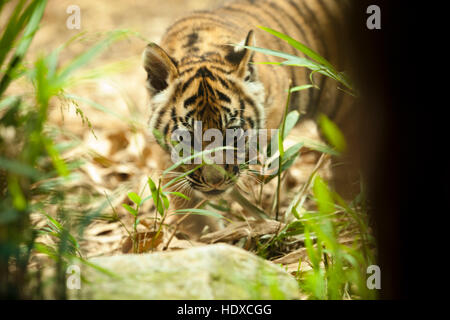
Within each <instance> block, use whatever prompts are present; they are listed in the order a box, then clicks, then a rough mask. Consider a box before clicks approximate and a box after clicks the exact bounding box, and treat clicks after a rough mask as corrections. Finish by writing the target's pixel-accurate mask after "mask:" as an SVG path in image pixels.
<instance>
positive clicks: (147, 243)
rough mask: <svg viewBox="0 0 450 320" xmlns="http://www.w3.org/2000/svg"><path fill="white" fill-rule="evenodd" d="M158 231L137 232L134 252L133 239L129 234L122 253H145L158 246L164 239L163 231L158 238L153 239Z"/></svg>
mask: <svg viewBox="0 0 450 320" xmlns="http://www.w3.org/2000/svg"><path fill="white" fill-rule="evenodd" d="M156 233H157V232H155V231H152V232H138V233H137V234H136V242H137V246H136V252H133V240H132V239H131V237H130V236H128V237H127V238H126V239H125V241H124V243H123V245H122V253H144V252H148V251H150V250H151V249H154V248H156V247H157V246H158V245H159V244H160V243H161V242H162V239H163V233H162V232H160V233H159V235H158V238H156V239H153V238H154V237H155V236H156Z"/></svg>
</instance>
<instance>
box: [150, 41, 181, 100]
mask: <svg viewBox="0 0 450 320" xmlns="http://www.w3.org/2000/svg"><path fill="white" fill-rule="evenodd" d="M144 69H145V71H147V83H148V84H147V87H148V88H149V90H150V91H151V92H152V93H153V94H154V93H158V92H160V91H162V90H164V89H165V88H167V86H168V83H170V82H171V81H173V80H174V79H175V78H176V77H177V76H178V69H177V66H176V62H175V61H174V60H173V59H172V58H170V57H169V55H168V54H167V53H166V52H165V51H164V50H163V49H161V48H160V47H159V46H158V45H157V44H155V43H150V44H148V45H147V47H146V48H145V51H144Z"/></svg>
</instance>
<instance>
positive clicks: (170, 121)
mask: <svg viewBox="0 0 450 320" xmlns="http://www.w3.org/2000/svg"><path fill="white" fill-rule="evenodd" d="M244 44H245V45H252V44H253V32H252V31H250V32H249V34H248V36H247V38H246V39H245V42H244ZM217 47H218V48H219V49H218V50H217V52H207V53H205V54H203V55H195V56H192V57H190V56H189V53H188V52H187V53H186V56H185V57H183V59H181V60H180V61H176V60H175V59H173V58H172V57H170V56H169V55H168V54H167V53H166V52H165V51H164V50H163V49H162V48H160V47H159V46H157V45H156V44H153V43H152V44H149V45H148V46H147V48H146V50H145V52H144V68H145V70H146V72H147V75H148V78H147V89H148V91H149V93H150V97H151V99H150V107H151V110H152V115H151V118H150V130H151V131H152V132H153V133H154V132H155V130H156V131H157V132H159V134H160V135H161V137H162V139H157V140H158V142H159V143H160V145H162V146H163V148H164V149H165V150H166V151H167V152H169V153H171V152H172V151H173V148H174V143H173V140H174V138H173V136H172V134H173V133H174V132H175V131H177V132H179V131H180V130H181V131H184V132H187V133H189V134H190V136H191V143H192V145H193V141H194V140H195V139H198V135H197V134H198V133H199V131H198V130H199V129H198V127H199V124H200V125H201V132H200V136H201V137H203V139H202V140H203V141H202V142H200V143H199V144H200V145H201V148H202V150H205V147H206V146H207V145H210V144H211V142H212V141H213V139H214V138H212V139H210V140H209V141H205V134H206V136H208V132H209V133H211V132H212V133H214V130H218V131H219V132H220V133H222V136H223V137H224V139H223V141H222V143H221V144H220V145H221V146H225V145H227V141H226V140H225V137H226V134H227V129H232V130H236V132H239V133H242V132H243V131H244V132H245V131H247V130H250V129H254V130H258V129H261V128H263V127H264V123H265V118H264V107H263V102H264V87H263V85H262V84H261V83H260V82H259V81H258V79H257V74H256V70H255V69H256V67H255V65H252V64H251V63H250V62H251V60H252V52H251V51H250V50H248V49H245V48H242V47H233V46H229V45H223V46H217ZM240 129H241V130H240ZM194 131H195V132H194ZM229 132H230V131H228V133H229ZM237 137H239V134H237ZM214 143H217V141H214ZM229 143H230V141H228V144H229ZM235 143H236V139H234V142H231V144H235ZM197 146H198V144H197ZM216 146H217V145H216ZM195 150H196V151H201V150H198V149H197V148H196V149H195ZM225 158H226V157H225V155H224V156H223V159H225ZM228 160H229V159H228ZM236 160H237V159H236V158H234V161H233V162H232V163H230V161H225V160H224V161H223V162H226V163H219V164H217V163H216V164H213V165H210V164H206V165H204V166H202V167H201V168H200V169H198V170H196V171H194V172H192V173H191V174H189V175H188V176H186V181H187V182H186V183H185V185H188V186H189V187H190V188H192V189H195V190H198V191H201V192H203V193H204V194H207V195H216V194H220V193H222V192H223V191H225V190H226V189H227V188H229V187H230V186H232V185H233V184H234V183H235V182H236V181H237V177H238V176H239V174H240V165H239V164H238V163H237V161H236ZM196 166H198V164H187V165H184V166H182V167H180V168H181V169H182V171H184V172H186V171H188V170H191V169H193V168H195V167H196Z"/></svg>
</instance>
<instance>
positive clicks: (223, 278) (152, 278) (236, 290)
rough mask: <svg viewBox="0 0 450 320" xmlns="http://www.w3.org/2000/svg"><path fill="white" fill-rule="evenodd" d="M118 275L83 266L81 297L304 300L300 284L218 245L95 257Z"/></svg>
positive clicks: (240, 251) (260, 261) (237, 250)
mask: <svg viewBox="0 0 450 320" xmlns="http://www.w3.org/2000/svg"><path fill="white" fill-rule="evenodd" d="M89 261H90V262H92V263H94V264H96V265H97V266H99V267H101V268H105V269H107V270H109V271H111V272H113V273H114V274H115V276H114V277H111V276H109V275H106V274H104V273H102V272H99V271H97V270H95V269H92V268H84V269H83V270H82V276H83V277H84V278H85V279H87V280H88V281H89V283H85V282H83V283H82V285H81V290H69V291H70V293H71V298H73V299H76V298H81V299H227V300H228V299H299V298H300V295H299V289H298V285H297V282H296V280H295V279H294V278H293V277H292V276H291V275H290V274H288V273H287V272H286V271H284V270H283V269H282V268H281V267H279V266H278V265H275V264H273V263H271V262H268V261H266V260H264V259H262V258H260V257H257V256H256V255H254V254H252V253H250V252H247V251H245V250H243V249H240V248H237V247H234V246H231V245H226V244H215V245H207V246H201V247H193V248H190V249H185V250H178V251H171V252H156V253H149V254H127V255H117V256H111V257H98V258H92V259H91V260H89Z"/></svg>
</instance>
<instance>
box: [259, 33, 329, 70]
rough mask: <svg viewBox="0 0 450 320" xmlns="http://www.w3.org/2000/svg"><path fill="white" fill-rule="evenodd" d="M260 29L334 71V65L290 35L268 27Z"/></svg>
mask: <svg viewBox="0 0 450 320" xmlns="http://www.w3.org/2000/svg"><path fill="white" fill-rule="evenodd" d="M258 28H260V29H262V30H264V31H266V32H268V33H270V34H272V35H274V36H276V37H277V38H280V39H281V40H284V41H286V42H287V43H289V44H290V45H291V46H292V47H294V48H295V49H297V50H299V51H301V52H303V53H304V54H305V55H307V56H308V57H310V58H311V59H313V60H315V61H317V62H318V63H320V64H322V65H324V66H325V67H327V68H329V69H331V70H334V67H333V66H332V64H331V63H330V62H329V61H328V60H327V59H325V58H324V57H322V56H321V55H320V54H318V53H317V52H315V51H314V50H313V49H311V48H309V47H307V46H305V45H304V44H302V43H300V42H298V41H297V40H295V39H293V38H291V37H289V36H288V35H285V34H283V33H281V32H278V31H276V30H273V29H271V28H267V27H263V26H258Z"/></svg>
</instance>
